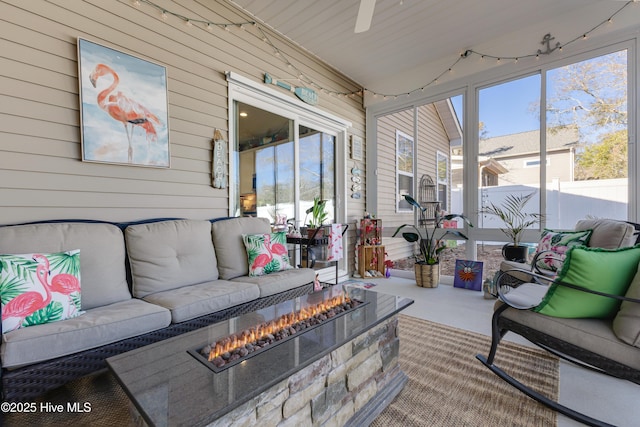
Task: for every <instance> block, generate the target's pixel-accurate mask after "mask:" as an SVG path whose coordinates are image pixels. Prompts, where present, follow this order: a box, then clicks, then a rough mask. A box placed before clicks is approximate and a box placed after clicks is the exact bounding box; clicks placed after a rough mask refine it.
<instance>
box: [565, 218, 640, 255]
mask: <svg viewBox="0 0 640 427" xmlns="http://www.w3.org/2000/svg"><path fill="white" fill-rule="evenodd" d="M575 229H576V231H583V230H593V233H591V238H590V239H589V247H592V248H604V249H617V248H624V247H627V246H633V245H634V244H635V241H636V236H634V235H633V233H634V232H635V228H634V227H633V225H631V224H628V223H626V222H624V221H618V220H614V219H602V218H601V219H581V220H580V221H578V222H577V224H576V227H575Z"/></svg>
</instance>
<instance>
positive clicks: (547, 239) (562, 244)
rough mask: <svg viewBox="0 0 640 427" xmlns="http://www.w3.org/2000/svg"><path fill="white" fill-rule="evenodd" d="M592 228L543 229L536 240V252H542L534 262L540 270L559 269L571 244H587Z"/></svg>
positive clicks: (554, 270)
mask: <svg viewBox="0 0 640 427" xmlns="http://www.w3.org/2000/svg"><path fill="white" fill-rule="evenodd" d="M591 233H592V230H584V231H554V230H549V229H546V228H545V229H544V230H543V231H542V236H541V237H540V241H539V242H538V249H537V250H536V254H539V253H541V252H544V253H543V254H542V255H541V256H540V258H538V260H537V262H536V267H538V268H539V269H541V270H549V271H553V272H556V271H559V270H560V269H561V268H562V264H563V263H564V259H565V256H566V253H567V251H568V250H569V249H570V248H572V247H573V246H579V245H585V246H586V245H587V244H588V243H589V238H590V237H591Z"/></svg>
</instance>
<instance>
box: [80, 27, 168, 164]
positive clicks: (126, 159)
mask: <svg viewBox="0 0 640 427" xmlns="http://www.w3.org/2000/svg"><path fill="white" fill-rule="evenodd" d="M78 77H79V85H80V134H81V141H82V160H83V161H88V162H104V163H116V164H123V165H130V166H148V167H158V168H168V167H169V166H170V164H169V162H170V153H169V111H168V103H167V70H166V68H165V67H164V66H162V65H160V64H156V63H154V62H151V61H147V60H144V59H141V58H138V57H135V56H133V55H130V54H128V53H124V52H121V51H118V50H115V49H112V48H110V47H106V46H102V45H100V44H97V43H94V42H91V41H88V40H85V39H82V38H78Z"/></svg>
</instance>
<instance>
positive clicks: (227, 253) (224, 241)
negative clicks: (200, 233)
mask: <svg viewBox="0 0 640 427" xmlns="http://www.w3.org/2000/svg"><path fill="white" fill-rule="evenodd" d="M265 233H271V224H269V220H268V219H266V218H249V217H242V218H231V219H225V220H221V221H216V222H214V223H212V224H211V238H212V239H213V245H214V246H215V248H216V256H217V257H218V270H219V271H220V278H221V279H224V280H229V279H233V278H235V277H239V276H246V275H248V274H249V261H248V257H247V250H246V248H245V246H244V241H243V240H242V235H243V234H265Z"/></svg>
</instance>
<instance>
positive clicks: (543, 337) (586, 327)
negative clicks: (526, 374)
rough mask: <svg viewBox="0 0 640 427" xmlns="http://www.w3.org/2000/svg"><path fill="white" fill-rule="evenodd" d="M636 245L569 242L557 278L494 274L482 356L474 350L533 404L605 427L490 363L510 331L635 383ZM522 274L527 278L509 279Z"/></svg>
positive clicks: (638, 324)
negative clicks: (595, 246) (614, 247)
mask: <svg viewBox="0 0 640 427" xmlns="http://www.w3.org/2000/svg"><path fill="white" fill-rule="evenodd" d="M638 260H640V245H639V246H635V247H631V248H624V249H618V250H602V249H593V248H586V247H575V248H572V249H570V251H569V252H568V253H567V257H566V259H565V263H564V265H563V267H562V269H561V271H560V272H559V274H558V276H556V277H555V278H551V277H549V276H546V275H541V274H537V273H534V272H531V271H530V270H529V269H527V268H525V269H512V270H507V271H502V272H500V273H499V274H498V275H497V277H496V283H495V287H494V292H495V293H496V296H497V297H498V298H499V300H498V301H497V302H496V304H495V307H494V313H493V317H492V320H491V322H492V325H491V326H492V327H491V329H492V337H491V338H492V342H491V348H490V350H489V354H488V356H487V357H485V356H484V355H480V354H478V355H476V358H477V359H478V360H480V361H481V362H482V363H483V364H484V365H485V366H487V367H488V368H489V369H490V370H491V371H492V372H493V373H495V374H496V375H498V377H500V378H501V379H503V380H504V381H506V382H507V383H509V384H510V385H512V386H513V387H515V388H516V389H518V390H519V391H521V392H523V393H525V394H526V395H527V396H529V397H531V398H533V399H535V400H536V401H538V402H540V403H542V404H544V405H546V406H548V407H550V408H552V409H554V410H556V411H558V412H559V413H562V414H564V415H566V416H568V417H570V418H572V419H574V420H577V421H580V422H582V423H584V424H586V425H591V426H608V425H609V424H607V423H605V422H603V421H599V420H597V419H595V418H593V417H591V416H588V415H585V414H583V413H580V412H577V411H575V410H573V409H571V408H568V407H566V406H564V405H561V404H560V403H558V402H556V401H555V400H552V399H550V398H549V397H547V396H545V395H543V394H541V393H539V392H537V391H535V390H533V389H531V388H530V387H529V386H527V385H525V384H523V383H521V382H520V381H518V380H517V379H515V378H514V377H512V376H510V375H509V374H508V373H506V372H505V371H503V370H502V369H500V368H499V367H498V366H496V364H495V356H496V352H497V351H498V346H499V344H500V341H501V339H502V338H503V337H504V336H505V334H506V333H507V332H509V331H511V332H514V333H516V334H518V335H521V336H522V337H524V338H526V339H527V340H528V341H530V342H532V343H533V344H536V345H537V346H539V347H541V348H542V349H544V350H546V351H548V352H550V353H552V354H554V355H556V356H558V357H560V358H562V359H564V360H567V361H570V362H572V363H575V364H577V365H579V366H582V367H584V368H586V369H590V370H594V371H597V372H600V373H603V374H607V375H611V376H614V377H617V378H621V379H625V380H629V381H631V382H633V383H635V384H639V385H640V272H639V269H638ZM522 273H527V274H528V275H529V277H530V281H529V282H525V283H515V284H514V282H513V280H512V278H513V277H514V275H516V276H517V275H519V274H522Z"/></svg>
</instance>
